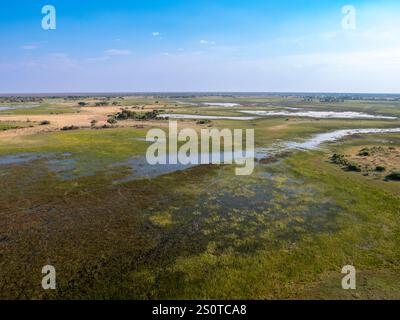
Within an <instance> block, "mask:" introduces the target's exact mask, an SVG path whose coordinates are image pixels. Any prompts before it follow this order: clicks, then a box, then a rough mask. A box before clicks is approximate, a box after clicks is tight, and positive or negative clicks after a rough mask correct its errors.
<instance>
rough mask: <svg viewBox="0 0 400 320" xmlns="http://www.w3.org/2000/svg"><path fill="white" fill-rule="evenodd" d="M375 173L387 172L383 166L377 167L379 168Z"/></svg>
mask: <svg viewBox="0 0 400 320" xmlns="http://www.w3.org/2000/svg"><path fill="white" fill-rule="evenodd" d="M375 171H377V172H384V171H386V168H385V167H383V166H377V167H376V168H375Z"/></svg>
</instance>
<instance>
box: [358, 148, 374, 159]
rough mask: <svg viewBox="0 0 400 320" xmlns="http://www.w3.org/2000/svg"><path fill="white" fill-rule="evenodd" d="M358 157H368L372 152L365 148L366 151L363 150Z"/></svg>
mask: <svg viewBox="0 0 400 320" xmlns="http://www.w3.org/2000/svg"><path fill="white" fill-rule="evenodd" d="M358 155H359V156H360V157H368V156H370V155H371V152H370V150H369V149H367V148H365V149H362V150H361V151H360V152H359V153H358Z"/></svg>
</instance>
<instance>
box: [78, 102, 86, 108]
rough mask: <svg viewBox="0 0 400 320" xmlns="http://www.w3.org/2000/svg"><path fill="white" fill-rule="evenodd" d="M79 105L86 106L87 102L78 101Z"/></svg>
mask: <svg viewBox="0 0 400 320" xmlns="http://www.w3.org/2000/svg"><path fill="white" fill-rule="evenodd" d="M78 105H79V106H81V107H84V106H86V102H78Z"/></svg>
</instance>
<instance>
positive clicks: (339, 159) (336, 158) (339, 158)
mask: <svg viewBox="0 0 400 320" xmlns="http://www.w3.org/2000/svg"><path fill="white" fill-rule="evenodd" d="M331 161H332V162H333V163H335V164H340V165H347V164H348V161H347V159H346V158H345V156H344V155H342V154H339V153H335V154H334V155H333V156H332V157H331Z"/></svg>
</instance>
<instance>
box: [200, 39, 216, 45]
mask: <svg viewBox="0 0 400 320" xmlns="http://www.w3.org/2000/svg"><path fill="white" fill-rule="evenodd" d="M200 43H201V44H204V45H210V46H213V45H215V41H208V40H200Z"/></svg>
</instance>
